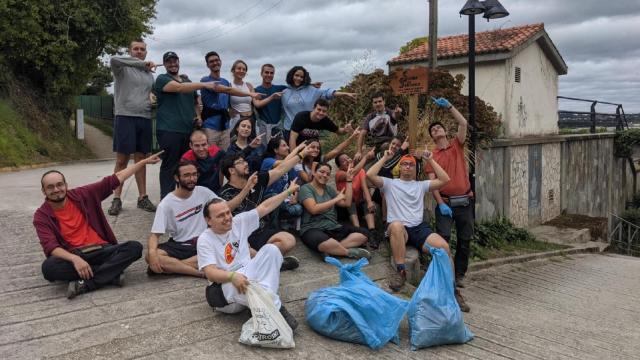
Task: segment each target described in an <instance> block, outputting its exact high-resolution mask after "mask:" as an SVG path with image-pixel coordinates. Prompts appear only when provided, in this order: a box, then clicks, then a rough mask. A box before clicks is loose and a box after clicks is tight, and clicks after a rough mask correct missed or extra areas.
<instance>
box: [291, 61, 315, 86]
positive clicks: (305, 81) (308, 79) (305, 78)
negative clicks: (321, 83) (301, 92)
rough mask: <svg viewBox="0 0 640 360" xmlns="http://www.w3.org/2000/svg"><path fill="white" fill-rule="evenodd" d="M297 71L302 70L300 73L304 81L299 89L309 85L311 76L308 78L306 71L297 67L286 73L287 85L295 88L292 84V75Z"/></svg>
mask: <svg viewBox="0 0 640 360" xmlns="http://www.w3.org/2000/svg"><path fill="white" fill-rule="evenodd" d="M298 70H302V73H303V74H304V80H302V85H300V87H303V86H307V85H309V84H311V76H309V72H308V71H307V69H305V68H303V67H302V66H300V65H298V66H294V67H292V68H291V70H289V72H288V73H287V85H289V86H291V87H292V88H295V87H296V86H295V85H294V83H293V74H295V73H296V71H298Z"/></svg>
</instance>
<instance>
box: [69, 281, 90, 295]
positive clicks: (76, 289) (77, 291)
mask: <svg viewBox="0 0 640 360" xmlns="http://www.w3.org/2000/svg"><path fill="white" fill-rule="evenodd" d="M87 292H89V289H87V285H86V284H85V283H84V280H76V281H70V282H69V287H67V299H69V300H71V299H73V298H74V297H76V296H78V295H81V294H84V293H87Z"/></svg>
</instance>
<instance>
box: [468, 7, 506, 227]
mask: <svg viewBox="0 0 640 360" xmlns="http://www.w3.org/2000/svg"><path fill="white" fill-rule="evenodd" d="M482 13H484V15H483V17H484V18H485V19H487V21H489V19H499V18H503V17H505V16H509V12H508V11H507V10H505V8H504V7H503V6H502V4H500V2H499V1H498V0H485V1H478V0H467V3H466V4H464V6H463V7H462V9H461V10H460V15H466V16H468V17H469V128H470V129H471V145H470V149H469V150H470V151H471V156H469V182H470V183H471V191H472V192H473V194H474V196H475V191H476V143H477V136H478V134H477V129H476V15H478V14H482ZM474 217H475V209H474Z"/></svg>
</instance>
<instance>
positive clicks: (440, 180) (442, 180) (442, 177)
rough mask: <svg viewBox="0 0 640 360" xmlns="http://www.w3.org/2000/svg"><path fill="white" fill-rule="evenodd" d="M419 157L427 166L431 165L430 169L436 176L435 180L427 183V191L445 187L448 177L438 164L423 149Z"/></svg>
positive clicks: (430, 154)
mask: <svg viewBox="0 0 640 360" xmlns="http://www.w3.org/2000/svg"><path fill="white" fill-rule="evenodd" d="M421 157H422V159H423V160H426V161H427V163H428V164H429V165H431V168H432V169H433V171H434V172H435V174H436V179H434V180H431V182H430V183H429V190H438V189H441V188H443V187H444V186H445V185H447V183H448V182H449V175H448V174H447V172H446V171H444V169H442V167H441V166H440V165H439V164H438V162H436V161H435V160H434V159H433V154H432V153H431V152H430V151H428V150H426V149H425V150H424V151H423V152H422V156H421Z"/></svg>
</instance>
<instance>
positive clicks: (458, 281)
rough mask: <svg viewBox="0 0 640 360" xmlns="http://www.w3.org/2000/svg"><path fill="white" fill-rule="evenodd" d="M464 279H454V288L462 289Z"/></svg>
mask: <svg viewBox="0 0 640 360" xmlns="http://www.w3.org/2000/svg"><path fill="white" fill-rule="evenodd" d="M464 285H465V284H464V278H463V277H457V278H456V287H459V288H464Z"/></svg>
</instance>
